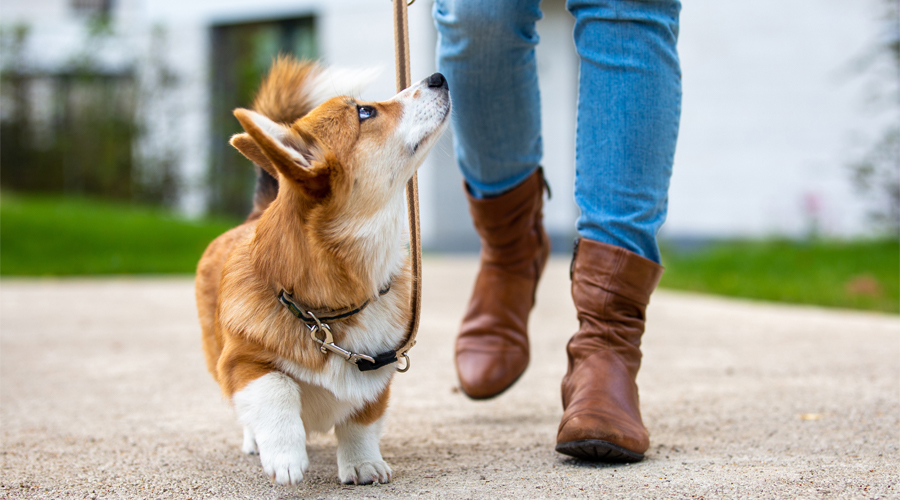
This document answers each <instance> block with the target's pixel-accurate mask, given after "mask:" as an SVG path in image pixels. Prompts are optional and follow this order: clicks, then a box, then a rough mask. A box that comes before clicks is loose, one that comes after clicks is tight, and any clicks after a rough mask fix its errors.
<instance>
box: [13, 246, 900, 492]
mask: <svg viewBox="0 0 900 500" xmlns="http://www.w3.org/2000/svg"><path fill="white" fill-rule="evenodd" d="M476 266H477V262H476V260H475V259H472V258H445V257H432V258H427V259H426V261H425V267H424V272H425V275H424V280H425V294H424V310H423V317H422V324H421V329H420V333H419V343H418V345H417V346H416V347H415V348H414V349H413V351H412V353H411V356H412V369H411V370H410V372H409V373H406V374H400V375H398V376H397V378H396V379H395V382H394V384H393V391H392V398H391V410H390V412H391V413H390V418H389V423H388V425H387V426H386V429H385V436H384V438H383V439H382V452H383V454H384V456H385V459H386V460H387V461H388V462H389V463H390V464H391V465H392V467H393V469H394V481H393V482H392V483H391V484H388V485H379V486H343V485H341V484H339V483H338V481H337V465H336V462H335V440H334V436H333V435H325V436H314V437H312V438H311V439H310V442H309V455H310V460H311V467H310V470H309V473H308V474H307V476H306V478H305V479H304V483H303V485H301V486H300V487H298V488H290V487H281V486H276V485H273V484H271V483H269V481H268V479H267V478H266V477H265V476H264V475H263V473H262V469H261V467H260V466H259V459H258V457H255V456H246V455H243V454H242V453H241V452H240V444H241V433H240V428H239V426H238V424H237V423H236V420H235V418H234V415H233V413H232V411H231V409H230V407H229V405H228V404H227V403H226V402H224V401H223V400H222V399H221V397H220V394H219V389H218V387H217V385H216V384H215V382H213V380H212V378H211V377H210V376H209V374H208V373H207V372H206V369H205V366H204V363H203V359H202V353H201V348H200V334H199V326H198V324H197V320H196V312H195V309H194V299H193V284H192V281H191V280H190V279H185V278H153V279H144V278H112V279H101V280H80V279H78V280H3V281H2V282H0V305H2V308H0V425H2V430H0V435H2V447H0V457H2V462H0V497H4V498H193V499H199V498H344V497H348V498H349V497H352V498H410V497H421V498H440V499H442V500H443V499H457V498H459V499H462V498H841V499H843V498H900V481H898V479H897V478H898V477H900V318H898V317H897V316H888V315H881V314H871V313H860V312H849V311H836V310H826V309H819V308H812V307H792V306H784V305H773V304H762V303H754V302H750V301H742V300H728V299H721V298H714V297H706V296H700V295H692V294H684V293H674V292H667V291H665V290H663V291H659V292H657V293H656V294H655V295H654V296H653V300H652V303H651V305H650V307H649V310H648V316H649V323H648V332H647V335H646V336H645V342H644V352H645V357H644V366H643V369H642V371H641V374H640V377H639V380H638V382H639V384H640V387H641V395H642V402H643V411H644V420H645V422H646V424H647V426H648V427H649V429H650V432H651V449H650V451H649V452H648V459H647V460H645V461H644V462H642V463H639V464H634V465H618V466H607V465H596V464H588V463H583V462H578V461H575V460H571V459H568V458H565V457H563V456H561V455H558V454H556V453H555V452H554V451H553V446H554V443H555V441H554V439H555V433H556V426H557V424H558V421H559V417H560V416H561V414H562V409H561V406H560V402H559V381H560V379H561V377H562V375H563V374H564V372H565V364H566V359H565V351H564V347H565V343H566V340H567V339H568V336H569V335H571V333H573V332H574V331H575V329H576V328H577V322H576V320H575V316H574V309H573V306H572V304H571V299H570V298H569V294H568V285H569V282H568V261H567V260H556V259H554V260H551V263H550V264H549V267H548V270H547V272H546V275H545V279H544V281H543V282H542V284H541V288H540V290H539V296H538V304H537V309H536V311H535V313H534V314H533V316H532V321H531V328H532V348H533V353H532V361H531V366H530V367H529V369H528V371H527V372H526V374H525V375H524V376H523V377H522V379H521V380H519V382H518V383H517V385H516V386H515V387H514V388H513V389H511V390H510V391H508V392H507V393H506V394H504V395H502V396H501V397H499V398H497V399H495V400H492V401H488V402H473V401H470V400H468V399H467V398H466V397H465V396H464V395H462V394H460V393H459V392H458V390H457V389H456V387H455V386H456V379H455V373H454V369H453V365H452V343H453V336H454V333H455V330H456V327H457V326H458V324H459V320H460V318H461V315H462V312H463V310H464V308H465V304H466V300H467V298H468V293H469V289H470V286H471V283H472V280H473V277H474V274H475V272H476Z"/></svg>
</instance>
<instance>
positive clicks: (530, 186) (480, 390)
mask: <svg viewBox="0 0 900 500" xmlns="http://www.w3.org/2000/svg"><path fill="white" fill-rule="evenodd" d="M544 186H545V183H544V177H543V172H542V171H541V169H538V170H537V171H536V172H535V173H534V174H533V175H531V176H530V177H528V178H527V179H525V181H524V182H522V183H521V184H519V185H518V186H516V187H515V188H513V189H512V190H511V191H508V192H506V193H504V194H502V195H500V196H497V197H494V198H487V199H480V200H479V199H475V198H473V197H471V196H469V211H470V212H471V213H472V220H473V222H474V223H475V229H476V231H478V234H479V236H481V269H480V270H479V272H478V278H477V279H476V280H475V290H474V291H473V292H472V298H471V300H470V301H469V310H468V312H467V313H466V316H465V318H463V322H462V326H461V327H460V331H459V336H458V337H457V338H456V372H457V374H458V375H459V382H460V386H461V388H462V390H463V392H465V393H466V395H468V396H469V397H470V398H472V399H487V398H491V397H494V396H496V395H498V394H500V393H501V392H503V391H505V390H506V389H507V388H509V386H511V385H512V384H513V383H514V382H515V381H516V380H517V379H518V378H519V376H520V375H522V372H524V371H525V367H527V366H528V334H527V325H528V313H529V312H530V311H531V307H532V306H533V305H534V292H535V288H536V287H537V282H538V278H540V276H541V271H543V269H544V264H546V262H547V257H548V256H549V254H550V241H549V240H548V238H547V233H545V232H544V227H543V225H542V224H541V207H542V205H543V194H544ZM467 191H468V190H467Z"/></svg>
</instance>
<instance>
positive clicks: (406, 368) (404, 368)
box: [397, 352, 410, 373]
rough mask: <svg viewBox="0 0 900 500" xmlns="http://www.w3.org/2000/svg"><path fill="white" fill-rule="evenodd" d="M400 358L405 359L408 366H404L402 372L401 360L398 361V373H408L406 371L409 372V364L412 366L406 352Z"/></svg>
mask: <svg viewBox="0 0 900 500" xmlns="http://www.w3.org/2000/svg"><path fill="white" fill-rule="evenodd" d="M400 356H401V357H403V358H406V366H404V367H403V369H402V370H401V369H400V365H399V362H400V360H399V359H398V360H397V363H398V365H397V371H398V372H400V373H406V370H409V364H410V361H409V356H407V355H406V353H405V352H404V353H403V354H401V355H400Z"/></svg>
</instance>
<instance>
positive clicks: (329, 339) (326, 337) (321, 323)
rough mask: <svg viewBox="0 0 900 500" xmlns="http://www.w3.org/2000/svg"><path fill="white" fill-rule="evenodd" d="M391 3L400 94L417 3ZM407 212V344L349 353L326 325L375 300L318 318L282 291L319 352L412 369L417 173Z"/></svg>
mask: <svg viewBox="0 0 900 500" xmlns="http://www.w3.org/2000/svg"><path fill="white" fill-rule="evenodd" d="M391 1H392V3H393V4H394V44H395V50H394V63H395V66H396V69H397V92H401V91H403V90H404V89H406V88H407V87H409V84H410V81H409V80H410V76H409V73H410V72H409V18H408V16H407V7H409V6H410V5H412V4H413V2H415V0H411V1H410V2H409V3H407V2H406V0H391ZM406 209H407V210H406V211H407V213H408V214H409V260H410V271H411V274H412V283H411V287H410V294H409V309H410V315H409V323H408V324H407V326H406V341H405V342H404V343H403V346H402V347H400V348H399V349H397V350H396V351H387V352H383V353H381V354H377V355H375V356H369V355H366V354H360V353H354V352H350V351H348V350H346V349H344V348H342V347H340V346H338V345H336V344H335V343H334V338H333V336H332V334H331V327H330V326H329V325H328V323H326V322H327V321H339V320H342V319H345V318H348V317H350V316H353V315H354V314H358V313H360V312H362V310H363V309H365V308H366V306H368V305H369V303H370V302H371V301H372V300H374V299H370V300H367V301H366V302H365V303H363V304H362V305H361V306H358V307H351V308H347V309H346V310H341V311H327V312H322V311H320V313H319V315H318V316H317V315H316V314H315V313H313V312H312V311H308V310H307V311H304V309H305V308H303V307H302V306H300V304H298V303H296V302H295V301H294V298H293V297H292V296H291V295H290V294H289V293H287V292H286V291H285V290H283V289H282V290H281V293H279V295H278V301H279V302H281V303H282V304H283V305H284V306H285V307H286V308H287V309H288V310H289V311H290V312H291V314H293V315H294V316H296V317H297V318H298V319H300V320H301V321H303V322H304V323H305V324H306V326H307V328H309V336H310V337H311V338H312V340H313V341H315V342H316V343H318V344H319V350H320V351H322V352H323V353H326V354H327V353H329V352H330V353H332V354H337V355H338V356H341V357H342V358H344V360H346V361H347V362H348V363H352V364H355V365H356V367H357V368H359V370H360V371H369V370H377V369H378V368H381V367H383V366H387V365H389V364H392V363H397V362H398V361H399V360H400V358H405V359H406V364H405V366H404V367H403V368H399V367H398V368H397V371H398V372H400V373H404V372H406V371H407V370H409V367H410V361H409V356H408V355H407V353H408V352H409V350H410V349H412V347H413V346H414V345H416V333H417V332H418V330H419V317H420V312H421V310H422V242H421V233H420V232H419V182H418V177H417V175H416V174H415V173H413V176H412V178H411V179H410V180H409V183H407V184H406ZM390 289H391V287H390V284H388V286H387V287H386V288H384V289H382V290H379V295H384V294H386V293H388V292H389V291H390ZM375 298H377V297H375ZM326 314H327V316H326ZM319 333H321V334H322V335H323V337H322V338H319Z"/></svg>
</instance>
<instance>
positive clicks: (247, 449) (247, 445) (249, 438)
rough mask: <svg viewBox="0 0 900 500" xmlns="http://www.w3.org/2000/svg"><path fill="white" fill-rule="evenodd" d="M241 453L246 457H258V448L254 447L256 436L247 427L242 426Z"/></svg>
mask: <svg viewBox="0 0 900 500" xmlns="http://www.w3.org/2000/svg"><path fill="white" fill-rule="evenodd" d="M241 451H243V452H244V453H246V454H248V455H259V448H257V447H256V436H254V435H253V431H251V430H250V428H249V427H247V426H244V444H242V445H241Z"/></svg>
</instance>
